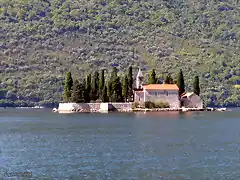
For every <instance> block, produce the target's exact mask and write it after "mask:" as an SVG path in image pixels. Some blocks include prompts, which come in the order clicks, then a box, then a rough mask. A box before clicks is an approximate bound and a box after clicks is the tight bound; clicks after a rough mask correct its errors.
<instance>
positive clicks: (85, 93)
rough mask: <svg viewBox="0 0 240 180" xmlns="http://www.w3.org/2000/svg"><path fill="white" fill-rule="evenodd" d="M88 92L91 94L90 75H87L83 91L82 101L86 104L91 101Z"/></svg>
mask: <svg viewBox="0 0 240 180" xmlns="http://www.w3.org/2000/svg"><path fill="white" fill-rule="evenodd" d="M90 92H91V74H88V75H87V77H86V80H85V91H84V101H85V102H86V103H89V102H90V101H91V98H90Z"/></svg>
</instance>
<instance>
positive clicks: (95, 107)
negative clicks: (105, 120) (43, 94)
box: [58, 103, 132, 112]
mask: <svg viewBox="0 0 240 180" xmlns="http://www.w3.org/2000/svg"><path fill="white" fill-rule="evenodd" d="M101 104H102V105H101ZM101 107H103V110H107V109H108V110H119V111H121V110H129V109H131V108H132V103H59V107H58V111H59V112H72V111H73V110H74V109H75V110H77V109H80V110H85V111H99V110H100V109H101Z"/></svg>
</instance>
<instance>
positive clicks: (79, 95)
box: [64, 66, 200, 103]
mask: <svg viewBox="0 0 240 180" xmlns="http://www.w3.org/2000/svg"><path fill="white" fill-rule="evenodd" d="M104 72H105V71H104V70H101V72H100V73H99V72H98V71H95V72H94V73H93V74H88V75H87V76H86V77H85V78H83V79H82V80H81V82H80V81H79V80H78V79H75V80H73V78H72V74H71V72H67V73H66V78H65V84H64V102H74V103H90V102H99V101H100V102H131V101H133V84H134V83H133V72H132V67H131V66H130V67H129V68H128V72H127V74H124V75H123V76H121V77H120V76H119V75H118V70H117V68H116V67H113V69H112V72H111V75H110V77H109V78H105V77H106V76H105V73H104ZM106 79H107V80H106ZM158 83H161V82H160V81H159V80H158V78H157V77H156V72H155V69H152V70H151V72H150V74H149V79H148V84H158ZM164 83H165V84H174V83H176V84H177V85H178V87H179V96H180V95H181V94H183V93H184V92H185V83H184V76H183V72H182V70H180V71H179V74H178V77H177V80H176V81H174V80H173V78H172V77H171V75H170V74H168V75H165V76H164ZM193 92H194V93H196V94H197V95H199V94H200V86H199V77H198V76H195V78H194V82H193Z"/></svg>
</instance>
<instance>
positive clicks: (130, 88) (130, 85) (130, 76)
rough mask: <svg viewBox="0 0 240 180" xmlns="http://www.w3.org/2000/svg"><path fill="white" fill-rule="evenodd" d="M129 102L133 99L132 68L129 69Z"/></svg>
mask: <svg viewBox="0 0 240 180" xmlns="http://www.w3.org/2000/svg"><path fill="white" fill-rule="evenodd" d="M127 79H128V100H129V101H131V100H132V97H133V73H132V66H130V67H129V68H128V75H127Z"/></svg>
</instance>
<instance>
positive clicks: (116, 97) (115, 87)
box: [108, 67, 122, 102]
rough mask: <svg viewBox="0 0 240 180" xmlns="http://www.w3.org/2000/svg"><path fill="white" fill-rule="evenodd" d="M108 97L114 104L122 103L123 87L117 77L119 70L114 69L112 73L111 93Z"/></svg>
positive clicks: (109, 92)
mask: <svg viewBox="0 0 240 180" xmlns="http://www.w3.org/2000/svg"><path fill="white" fill-rule="evenodd" d="M108 97H111V98H110V100H111V101H112V102H121V101H122V85H121V82H120V78H119V77H118V75H117V68H116V67H114V68H113V70H112V73H111V77H110V80H109V91H108Z"/></svg>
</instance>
